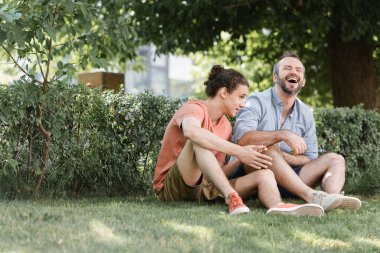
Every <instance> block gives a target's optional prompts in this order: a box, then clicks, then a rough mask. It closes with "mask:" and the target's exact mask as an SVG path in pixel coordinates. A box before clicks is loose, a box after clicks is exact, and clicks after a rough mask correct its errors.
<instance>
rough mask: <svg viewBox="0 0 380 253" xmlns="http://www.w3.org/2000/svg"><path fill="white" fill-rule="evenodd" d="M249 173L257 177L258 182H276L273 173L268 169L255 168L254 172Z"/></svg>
mask: <svg viewBox="0 0 380 253" xmlns="http://www.w3.org/2000/svg"><path fill="white" fill-rule="evenodd" d="M251 174H253V175H252V176H253V177H256V178H257V179H258V181H259V183H265V184H267V183H272V182H276V179H275V176H274V173H273V171H271V170H270V169H261V170H257V171H256V172H255V173H251Z"/></svg>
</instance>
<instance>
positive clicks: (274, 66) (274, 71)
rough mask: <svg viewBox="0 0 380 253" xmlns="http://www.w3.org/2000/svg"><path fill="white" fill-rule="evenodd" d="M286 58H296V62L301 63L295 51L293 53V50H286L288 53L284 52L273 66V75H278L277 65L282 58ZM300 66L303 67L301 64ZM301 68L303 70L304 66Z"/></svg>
mask: <svg viewBox="0 0 380 253" xmlns="http://www.w3.org/2000/svg"><path fill="white" fill-rule="evenodd" d="M286 57H293V58H296V59H298V60H300V61H301V59H300V57H299V56H298V54H297V51H295V50H288V51H285V52H284V53H283V54H282V55H281V56H280V58H278V60H277V62H276V63H275V64H274V65H273V74H277V75H278V63H279V62H280V61H281V60H282V59H284V58H286ZM302 66H303V64H302ZM303 68H304V70H305V66H304V67H303Z"/></svg>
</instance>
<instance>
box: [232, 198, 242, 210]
mask: <svg viewBox="0 0 380 253" xmlns="http://www.w3.org/2000/svg"><path fill="white" fill-rule="evenodd" d="M230 205H231V208H232V209H234V208H236V207H238V206H239V205H240V203H239V199H238V198H237V197H236V196H232V197H231V199H230Z"/></svg>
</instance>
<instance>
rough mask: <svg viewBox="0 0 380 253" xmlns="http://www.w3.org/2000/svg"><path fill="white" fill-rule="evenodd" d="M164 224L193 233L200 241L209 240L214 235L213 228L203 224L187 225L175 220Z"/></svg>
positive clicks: (186, 232) (183, 231) (182, 231)
mask: <svg viewBox="0 0 380 253" xmlns="http://www.w3.org/2000/svg"><path fill="white" fill-rule="evenodd" d="M164 225H165V226H168V227H169V228H171V229H173V230H174V231H177V232H180V233H185V234H190V235H193V236H195V237H197V238H198V239H201V240H202V241H207V242H211V241H212V240H213V237H214V232H213V230H212V229H209V228H206V227H203V226H189V225H184V224H179V223H175V222H165V223H164Z"/></svg>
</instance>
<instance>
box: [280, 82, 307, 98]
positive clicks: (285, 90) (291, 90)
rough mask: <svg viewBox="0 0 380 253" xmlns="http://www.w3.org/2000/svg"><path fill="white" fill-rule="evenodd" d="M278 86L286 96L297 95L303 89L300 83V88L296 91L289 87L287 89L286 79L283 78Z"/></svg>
mask: <svg viewBox="0 0 380 253" xmlns="http://www.w3.org/2000/svg"><path fill="white" fill-rule="evenodd" d="M277 84H278V85H279V86H280V88H281V90H282V91H283V92H285V93H286V94H289V95H296V94H297V93H298V92H299V91H300V90H301V89H302V85H301V84H300V82H298V86H297V88H296V89H294V90H293V89H289V88H288V87H286V84H285V79H282V78H279V79H278V81H277Z"/></svg>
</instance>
